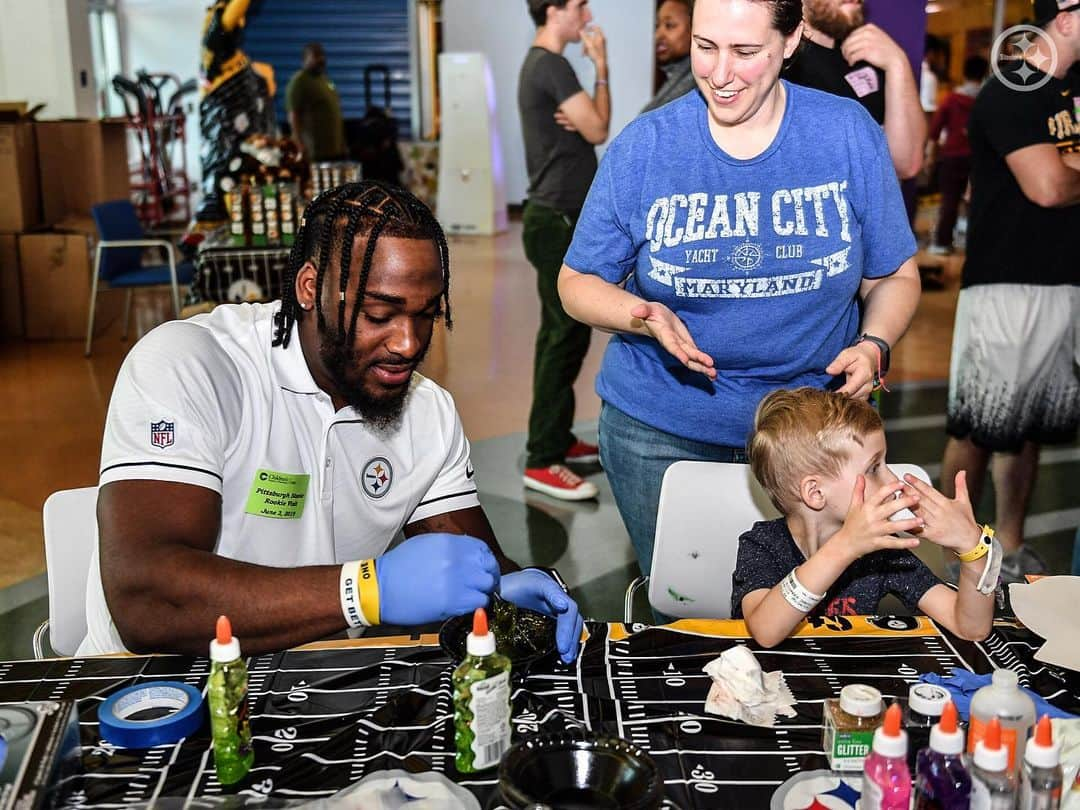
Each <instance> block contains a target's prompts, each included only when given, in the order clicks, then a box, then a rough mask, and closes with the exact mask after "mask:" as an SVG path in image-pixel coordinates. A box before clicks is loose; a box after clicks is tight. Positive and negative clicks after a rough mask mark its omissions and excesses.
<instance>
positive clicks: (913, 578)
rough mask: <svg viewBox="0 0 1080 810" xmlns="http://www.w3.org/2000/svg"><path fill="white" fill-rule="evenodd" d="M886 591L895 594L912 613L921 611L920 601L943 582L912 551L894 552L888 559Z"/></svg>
mask: <svg viewBox="0 0 1080 810" xmlns="http://www.w3.org/2000/svg"><path fill="white" fill-rule="evenodd" d="M886 562H887V566H888V568H887V569H886V571H887V572H886V574H885V590H886V592H888V593H891V594H894V595H895V596H896V597H897V598H898V599H899V600H900V601H901V602H903V603H904V605H905V607H907V609H908V610H910V611H911V612H912V613H916V612H917V611H918V609H919V600H920V599H922V598H923V596H924V595H925V594H926V592H927V591H928V590H930V589H931V588H933V587H934V586H935V585H940V584H941V580H940V579H938V577H937V576H936V575H935V574H934V572H933V571H931V570H930V569H929V568H928V567H927V566H926V563H924V562H923V561H922V560H920V559H919V558H918V557H916V556H915V555H914V554H912V553H911V552H910V551H894V552H891V553H890V554H889V555H888V557H887V560H886Z"/></svg>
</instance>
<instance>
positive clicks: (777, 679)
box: [704, 645, 795, 726]
mask: <svg viewBox="0 0 1080 810" xmlns="http://www.w3.org/2000/svg"><path fill="white" fill-rule="evenodd" d="M704 671H705V672H706V673H707V674H708V675H709V677H711V678H712V679H713V683H712V686H711V687H710V688H709V696H708V697H707V698H706V699H705V711H706V712H708V713H709V714H718V715H720V716H722V717H730V718H731V719H732V720H741V721H742V722H744V723H748V724H750V725H752V726H772V725H774V724H775V723H776V716H777V715H778V714H780V715H783V716H784V717H794V716H795V709H794V708H793V707H794V706H795V697H794V696H793V695H792V694H791V690H790V689H789V688H788V685H787V683H786V682H785V681H784V673H782V672H780V671H779V670H777V671H775V672H762V671H761V664H760V663H758V660H757V658H756V657H755V656H754V654H753V653H752V652H751V651H750V650H749V649H748V648H746V647H743V646H742V645H736V646H734V647H731V648H729V649H727V650H724V651H723V652H722V653H720V657H719V658H714V659H713V660H712V661H710V662H709V663H707V664H706V665H705V667H704Z"/></svg>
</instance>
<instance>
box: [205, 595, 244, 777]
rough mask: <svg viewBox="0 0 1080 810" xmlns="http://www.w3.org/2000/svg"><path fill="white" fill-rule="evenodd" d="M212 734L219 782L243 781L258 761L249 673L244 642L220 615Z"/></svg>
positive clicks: (213, 660)
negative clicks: (250, 717)
mask: <svg viewBox="0 0 1080 810" xmlns="http://www.w3.org/2000/svg"><path fill="white" fill-rule="evenodd" d="M207 692H208V696H209V701H210V733H211V736H212V737H213V740H214V768H215V769H216V770H217V778H218V782H220V783H221V784H223V785H231V784H233V783H234V782H239V781H240V780H241V779H243V778H244V777H245V776H246V775H247V772H248V771H249V770H251V766H252V764H253V763H254V762H255V751H254V749H253V748H252V747H251V728H250V727H249V726H248V716H247V715H248V708H247V692H248V672H247V664H245V663H244V659H243V658H241V657H240V642H239V641H237V640H236V638H235V637H234V636H233V634H232V625H230V624H229V618H228V616H218V620H217V638H215V639H214V640H213V641H211V642H210V685H209V687H208V688H207Z"/></svg>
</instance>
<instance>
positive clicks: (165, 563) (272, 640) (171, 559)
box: [103, 547, 346, 655]
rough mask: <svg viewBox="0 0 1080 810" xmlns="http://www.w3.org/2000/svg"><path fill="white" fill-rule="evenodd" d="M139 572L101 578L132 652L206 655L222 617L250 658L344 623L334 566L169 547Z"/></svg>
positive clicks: (338, 568)
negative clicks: (274, 564)
mask: <svg viewBox="0 0 1080 810" xmlns="http://www.w3.org/2000/svg"><path fill="white" fill-rule="evenodd" d="M140 569H141V570H139V571H135V572H131V571H130V570H129V571H127V572H126V573H125V575H124V576H123V578H122V580H123V581H122V582H110V581H109V580H107V579H104V573H105V569H103V585H104V586H105V589H106V590H105V593H106V596H107V597H108V600H107V601H108V602H109V608H110V611H111V612H112V614H113V621H114V622H115V624H116V627H117V630H119V632H120V637H121V638H122V639H123V641H124V644H125V646H127V647H128V649H130V650H131V651H132V652H148V653H149V652H155V653H163V652H175V653H185V654H188V655H205V654H206V649H207V644H208V643H209V640H210V638H211V637H212V636H213V633H214V623H215V621H216V620H217V617H218V616H219V615H221V614H225V615H227V616H228V617H229V618H230V619H231V620H232V626H233V628H234V631H235V633H236V635H237V637H238V638H240V639H241V640H242V642H243V648H244V652H245V653H247V654H252V655H256V654H259V653H263V652H270V651H277V650H283V649H287V648H288V647H294V646H296V645H298V644H304V643H307V642H309V641H315V640H317V639H320V638H325V637H326V636H329V635H331V634H333V633H337V632H340V631H342V630H344V629H345V628H346V622H345V618H344V615H343V614H342V612H341V601H340V596H339V581H340V573H341V566H338V565H326V566H309V567H304V568H270V567H265V566H259V565H253V564H251V563H245V562H239V561H237V560H231V559H227V558H225V557H220V556H218V555H216V554H213V553H212V552H207V551H199V550H197V549H192V548H185V547H175V548H172V549H169V550H167V551H164V552H162V553H161V554H160V555H158V557H157V558H156V559H154V560H153V561H152V562H150V561H147V562H146V563H145V564H144V565H142V566H140ZM178 571H183V572H184V576H183V577H179V576H177V575H176V573H175V572H178ZM121 606H122V607H121Z"/></svg>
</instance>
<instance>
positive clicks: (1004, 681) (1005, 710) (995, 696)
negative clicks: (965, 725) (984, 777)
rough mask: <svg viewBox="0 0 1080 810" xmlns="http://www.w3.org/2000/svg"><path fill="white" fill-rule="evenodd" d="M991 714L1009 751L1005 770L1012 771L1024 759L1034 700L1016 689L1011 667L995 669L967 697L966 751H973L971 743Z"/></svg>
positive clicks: (980, 736) (983, 733)
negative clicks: (969, 712) (986, 682)
mask: <svg viewBox="0 0 1080 810" xmlns="http://www.w3.org/2000/svg"><path fill="white" fill-rule="evenodd" d="M992 717H996V718H997V719H998V722H999V723H1001V744H1002V745H1004V746H1005V748H1006V749H1007V750H1008V752H1009V764H1008V767H1009V770H1011V771H1012V772H1013V773H1014V774H1016V773H1017V772H1018V771H1019V769H1020V763H1021V762H1022V761H1023V759H1024V747H1025V746H1026V745H1027V738H1028V735H1029V734H1030V733H1031V729H1032V728H1033V727H1034V726H1035V702H1034V701H1033V700H1032V699H1031V698H1030V697H1028V696H1027V695H1026V694H1025V693H1024V692H1023V691H1022V690H1021V689H1020V684H1019V682H1018V680H1017V677H1016V673H1015V672H1013V671H1012V670H1011V669H995V670H994V674H993V676H992V677H991V679H990V683H989V684H988V685H986V686H984V687H982V688H981V689H980V690H979V691H977V692H976V693H975V695H974V697H972V698H971V727H970V729H969V731H968V745H967V750H968V753H969V754H973V753H975V745H976V744H977V743H978V742H979V740H981V739H983V737H985V736H986V728H987V723H989V722H990V718H992Z"/></svg>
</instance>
